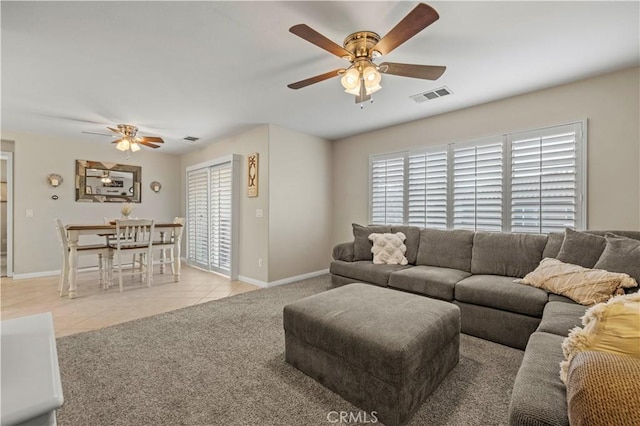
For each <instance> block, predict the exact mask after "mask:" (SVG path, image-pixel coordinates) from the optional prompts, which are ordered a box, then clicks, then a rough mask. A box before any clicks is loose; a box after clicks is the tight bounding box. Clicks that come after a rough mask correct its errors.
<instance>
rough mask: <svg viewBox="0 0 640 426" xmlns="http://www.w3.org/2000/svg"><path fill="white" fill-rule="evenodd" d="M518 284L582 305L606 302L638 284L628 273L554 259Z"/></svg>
mask: <svg viewBox="0 0 640 426" xmlns="http://www.w3.org/2000/svg"><path fill="white" fill-rule="evenodd" d="M515 281H516V282H518V283H521V284H527V285H531V286H534V287H538V288H541V289H543V290H546V291H548V292H550V293H556V294H561V295H563V296H566V297H569V298H571V299H572V300H574V301H576V302H578V303H580V304H582V305H594V304H596V303H600V302H606V301H607V300H609V298H611V296H613V295H615V294H623V293H624V290H623V289H624V288H630V287H636V286H637V285H638V283H636V280H634V279H633V278H631V277H630V276H629V275H627V274H621V273H616V272H608V271H605V270H603V269H588V268H583V267H582V266H578V265H572V264H570V263H564V262H561V261H559V260H557V259H551V258H545V259H542V262H540V265H538V267H537V268H536V269H535V270H534V271H532V272H529V273H528V274H527V275H525V277H524V278H522V279H520V280H515Z"/></svg>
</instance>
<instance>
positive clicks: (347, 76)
mask: <svg viewBox="0 0 640 426" xmlns="http://www.w3.org/2000/svg"><path fill="white" fill-rule="evenodd" d="M340 83H341V84H342V87H344V88H345V91H346V92H347V93H351V92H350V90H354V89H357V90H358V91H359V90H360V72H359V71H358V70H357V69H356V68H351V69H350V70H348V71H347V72H345V73H344V75H343V76H342V78H341V79H340Z"/></svg>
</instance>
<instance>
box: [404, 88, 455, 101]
mask: <svg viewBox="0 0 640 426" xmlns="http://www.w3.org/2000/svg"><path fill="white" fill-rule="evenodd" d="M451 93H453V92H452V91H451V89H449V88H448V87H446V86H444V87H440V88H438V89H435V90H431V91H429V92H424V93H418V94H417V95H413V96H409V98H410V99H413V100H414V101H415V102H416V103H418V104H421V103H422V102H426V101H430V100H432V99H438V98H441V97H443V96H447V95H450V94H451Z"/></svg>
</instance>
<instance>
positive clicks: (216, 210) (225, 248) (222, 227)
mask: <svg viewBox="0 0 640 426" xmlns="http://www.w3.org/2000/svg"><path fill="white" fill-rule="evenodd" d="M209 174H210V186H209V198H210V206H211V208H210V213H209V220H210V226H209V240H210V241H211V243H210V248H209V265H210V268H211V269H212V270H215V271H218V272H222V273H228V272H229V271H230V268H231V163H226V164H221V165H218V166H213V167H211V169H210V172H209Z"/></svg>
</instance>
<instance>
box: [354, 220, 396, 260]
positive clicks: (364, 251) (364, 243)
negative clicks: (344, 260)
mask: <svg viewBox="0 0 640 426" xmlns="http://www.w3.org/2000/svg"><path fill="white" fill-rule="evenodd" d="M352 226H353V260H354V261H358V260H373V253H371V247H373V243H372V242H371V241H370V240H369V235H370V234H373V233H378V234H384V233H387V232H391V227H390V226H387V225H370V226H362V225H358V224H357V223H354V224H352Z"/></svg>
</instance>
